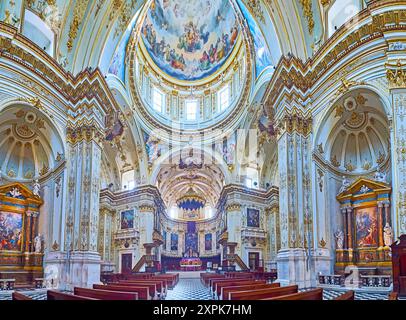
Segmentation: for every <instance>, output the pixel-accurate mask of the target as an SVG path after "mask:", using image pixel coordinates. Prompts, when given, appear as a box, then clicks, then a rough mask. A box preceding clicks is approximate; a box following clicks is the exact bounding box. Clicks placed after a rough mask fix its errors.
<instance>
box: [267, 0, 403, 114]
mask: <svg viewBox="0 0 406 320" xmlns="http://www.w3.org/2000/svg"><path fill="white" fill-rule="evenodd" d="M384 2H385V1H377V2H376V4H375V6H376V7H379V5H380V6H384ZM375 9H376V8H375ZM405 25H406V10H393V11H386V12H382V13H379V14H377V15H375V16H372V19H371V15H370V11H368V10H363V11H361V12H360V13H359V14H358V15H357V16H356V17H355V18H354V19H352V20H351V21H350V22H348V23H347V24H345V28H344V27H342V28H341V29H339V30H338V31H337V32H336V33H335V34H334V35H333V36H332V37H330V38H329V39H328V40H327V41H326V42H325V43H324V44H323V46H322V47H321V48H320V49H319V50H318V51H317V53H316V54H315V55H314V56H313V57H312V58H311V59H309V60H308V61H306V63H303V62H302V61H301V60H300V59H298V58H296V57H293V56H289V57H282V58H281V60H280V61H279V64H278V66H277V68H276V71H275V73H274V75H273V77H272V79H271V81H270V83H269V85H268V88H267V91H266V93H265V95H264V101H265V105H266V106H267V108H273V107H275V104H276V101H277V100H278V99H279V98H280V97H281V96H282V95H286V96H287V98H289V99H290V98H292V97H296V98H301V99H302V100H306V98H307V97H308V95H309V91H310V89H311V88H312V87H313V86H314V85H315V84H316V83H317V82H318V81H319V80H320V79H321V78H322V77H323V76H324V75H325V74H326V73H328V72H329V71H330V70H331V69H332V68H335V67H336V65H337V63H338V61H340V60H342V59H344V58H345V57H346V56H348V55H349V54H350V53H351V52H354V51H355V50H359V48H360V47H361V46H362V45H364V44H367V43H369V42H372V41H375V40H376V39H379V38H383V35H384V33H385V32H391V31H402V32H404V31H405V29H406V27H405ZM351 29H353V31H352V32H350V33H349V32H348V30H351ZM385 43H386V42H385ZM386 45H387V44H386ZM375 48H376V47H375Z"/></svg>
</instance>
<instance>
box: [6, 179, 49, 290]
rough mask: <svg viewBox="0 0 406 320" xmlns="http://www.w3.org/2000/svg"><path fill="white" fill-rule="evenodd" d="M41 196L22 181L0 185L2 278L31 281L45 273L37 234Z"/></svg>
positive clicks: (40, 241)
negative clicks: (21, 182) (35, 193)
mask: <svg viewBox="0 0 406 320" xmlns="http://www.w3.org/2000/svg"><path fill="white" fill-rule="evenodd" d="M42 203H43V202H42V200H41V199H40V198H39V197H38V196H36V195H34V194H33V193H32V192H31V190H30V189H28V188H27V187H26V186H24V185H22V184H20V183H13V184H9V185H5V186H1V187H0V279H10V280H11V279H13V280H15V283H16V284H17V285H20V284H23V285H24V284H27V285H31V284H32V283H33V282H34V279H37V278H42V277H43V253H42V239H41V237H40V236H39V235H38V223H39V222H38V219H39V208H40V206H41V205H42Z"/></svg>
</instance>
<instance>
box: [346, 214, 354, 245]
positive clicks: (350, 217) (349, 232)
mask: <svg viewBox="0 0 406 320" xmlns="http://www.w3.org/2000/svg"><path fill="white" fill-rule="evenodd" d="M352 211H353V210H352V208H347V237H348V239H347V242H348V249H353V248H354V239H353V214H352Z"/></svg>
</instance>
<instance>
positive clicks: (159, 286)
mask: <svg viewBox="0 0 406 320" xmlns="http://www.w3.org/2000/svg"><path fill="white" fill-rule="evenodd" d="M111 284H113V285H116V284H117V285H120V284H125V285H129V286H131V285H134V286H138V285H141V286H144V285H151V284H154V285H155V286H156V291H157V293H158V295H159V297H161V298H163V297H165V296H166V290H167V285H166V281H163V280H155V279H150V280H120V281H119V282H116V283H111Z"/></svg>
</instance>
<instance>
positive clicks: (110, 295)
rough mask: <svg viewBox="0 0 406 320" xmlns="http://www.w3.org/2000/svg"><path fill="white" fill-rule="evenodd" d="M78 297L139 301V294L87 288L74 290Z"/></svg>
mask: <svg viewBox="0 0 406 320" xmlns="http://www.w3.org/2000/svg"><path fill="white" fill-rule="evenodd" d="M73 292H74V294H75V295H76V296H82V297H88V298H94V299H100V300H109V301H112V300H138V293H136V292H133V293H132V292H120V291H108V290H95V289H87V288H77V287H75V288H74V290H73Z"/></svg>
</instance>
